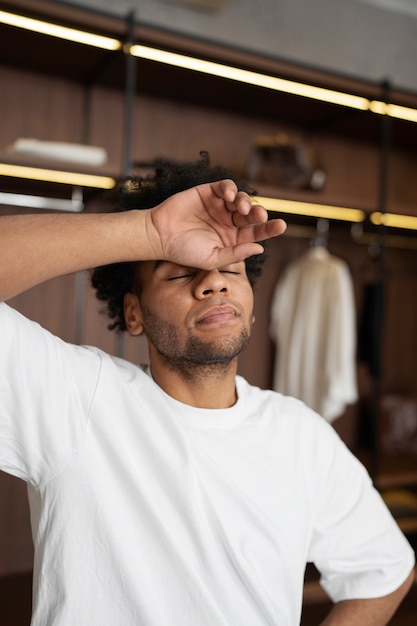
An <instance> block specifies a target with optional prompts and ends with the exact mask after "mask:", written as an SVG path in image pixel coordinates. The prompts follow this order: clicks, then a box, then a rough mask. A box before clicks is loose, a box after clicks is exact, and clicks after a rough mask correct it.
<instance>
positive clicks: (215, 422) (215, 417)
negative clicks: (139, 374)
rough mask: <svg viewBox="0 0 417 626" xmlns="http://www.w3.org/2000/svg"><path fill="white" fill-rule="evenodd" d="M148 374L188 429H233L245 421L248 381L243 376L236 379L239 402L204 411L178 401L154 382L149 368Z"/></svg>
mask: <svg viewBox="0 0 417 626" xmlns="http://www.w3.org/2000/svg"><path fill="white" fill-rule="evenodd" d="M146 374H147V375H148V376H149V378H150V379H151V381H152V384H153V385H154V386H155V388H156V390H157V392H158V393H159V394H160V396H161V397H162V398H163V399H164V401H165V402H166V403H167V404H168V405H169V406H170V407H171V409H172V413H173V415H174V416H175V419H177V420H178V421H179V422H181V423H182V424H183V425H184V426H186V427H187V428H205V429H206V428H231V427H233V426H235V425H236V424H237V423H239V422H240V421H241V420H242V419H243V414H244V411H243V405H244V396H245V387H246V385H245V383H246V381H245V380H244V379H243V378H242V377H241V376H236V377H235V384H236V394H237V400H236V402H235V404H234V405H233V406H231V407H227V408H224V409H204V408H200V407H194V406H191V405H189V404H185V403H184V402H181V401H180V400H176V399H175V398H173V397H172V396H170V395H169V394H168V393H166V391H164V390H163V389H162V387H160V386H159V385H158V384H157V383H156V382H155V380H154V378H153V376H152V373H151V369H150V367H149V366H147V368H146Z"/></svg>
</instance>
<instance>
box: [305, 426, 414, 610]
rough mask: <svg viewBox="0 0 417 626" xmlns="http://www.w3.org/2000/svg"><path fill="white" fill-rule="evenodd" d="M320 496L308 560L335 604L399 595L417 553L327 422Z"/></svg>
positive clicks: (321, 447) (318, 459)
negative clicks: (312, 563) (318, 573)
mask: <svg viewBox="0 0 417 626" xmlns="http://www.w3.org/2000/svg"><path fill="white" fill-rule="evenodd" d="M321 421H322V422H323V424H322V425H321V426H320V428H321V430H322V434H321V437H320V442H319V443H318V444H317V451H316V454H315V459H316V463H317V464H318V465H319V466H320V472H319V473H320V475H321V477H320V483H321V484H318V485H316V493H317V494H318V497H317V499H316V502H315V506H314V522H313V532H312V537H311V543H310V552H309V555H308V560H309V561H312V562H314V563H315V565H316V567H317V569H318V570H319V572H320V574H321V580H320V582H321V585H322V587H323V588H324V590H325V591H326V592H327V594H328V595H329V596H330V598H331V599H332V600H333V601H334V602H340V601H341V600H348V599H360V598H374V597H381V596H384V595H387V594H389V593H391V592H393V591H395V590H396V589H397V588H398V587H399V586H400V585H401V584H402V583H403V582H404V581H405V580H406V578H407V576H408V575H409V573H410V571H411V570H412V568H413V566H414V551H413V549H412V548H411V546H410V544H409V543H408V541H407V540H406V538H405V537H404V535H403V533H402V532H401V530H400V529H399V527H398V525H397V523H396V522H395V520H394V518H393V517H392V515H391V513H390V511H389V510H388V508H387V507H386V505H385V503H384V502H383V500H382V498H381V496H380V494H379V493H378V492H377V490H376V489H375V488H374V486H373V484H372V481H371V479H370V477H369V475H368V473H367V472H366V470H365V468H364V467H363V465H362V464H361V463H360V462H359V461H358V460H357V459H356V458H355V457H354V456H353V455H352V454H351V452H350V451H349V450H348V449H347V447H346V446H345V445H344V443H343V442H342V441H341V440H340V439H339V437H338V436H337V434H336V433H335V432H334V431H333V429H332V427H331V426H329V425H328V424H326V423H325V421H324V420H321Z"/></svg>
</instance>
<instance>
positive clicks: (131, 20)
mask: <svg viewBox="0 0 417 626" xmlns="http://www.w3.org/2000/svg"><path fill="white" fill-rule="evenodd" d="M126 21H127V41H126V45H125V59H126V86H125V110H124V124H123V163H122V175H123V176H124V177H125V176H129V175H130V174H131V173H132V154H133V150H132V146H133V128H134V125H133V120H134V113H135V95H136V60H135V57H133V55H131V54H130V52H129V49H130V46H131V45H132V44H133V43H134V39H135V12H134V11H131V12H130V13H129V14H128V16H127V20H126ZM116 352H117V356H119V357H121V358H123V357H124V353H125V336H124V334H123V333H118V334H117V345H116Z"/></svg>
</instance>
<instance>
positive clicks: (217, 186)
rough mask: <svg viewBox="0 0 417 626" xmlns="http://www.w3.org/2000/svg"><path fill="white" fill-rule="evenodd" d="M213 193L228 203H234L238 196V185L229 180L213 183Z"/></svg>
mask: <svg viewBox="0 0 417 626" xmlns="http://www.w3.org/2000/svg"><path fill="white" fill-rule="evenodd" d="M211 187H212V190H213V192H214V193H215V194H216V196H218V197H219V198H222V199H223V200H224V201H225V202H226V203H230V204H232V203H234V202H235V201H236V197H237V195H238V189H237V186H236V183H235V182H233V180H230V179H229V178H225V179H224V180H219V181H217V182H215V183H211Z"/></svg>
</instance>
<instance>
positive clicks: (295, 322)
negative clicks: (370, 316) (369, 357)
mask: <svg viewBox="0 0 417 626" xmlns="http://www.w3.org/2000/svg"><path fill="white" fill-rule="evenodd" d="M270 335H271V337H272V339H273V340H274V341H275V343H276V347H277V351H276V360H275V368H274V381H273V388H274V389H275V390H276V391H279V392H281V393H283V394H285V395H291V396H294V397H296V398H298V399H300V400H302V401H303V402H305V403H306V404H307V405H308V406H309V407H311V408H312V409H314V410H315V411H317V412H318V413H320V415H322V416H323V417H324V418H325V419H326V420H327V421H329V422H332V421H333V420H335V419H336V418H337V417H340V415H342V414H343V412H344V411H345V409H346V405H348V404H351V403H353V402H355V401H356V400H357V397H358V393H357V382H356V367H355V352H356V329H355V306H354V294H353V285H352V279H351V275H350V271H349V268H348V266H347V264H346V263H345V261H343V260H342V259H339V258H337V257H335V256H333V255H331V254H330V253H329V252H328V250H327V249H326V248H323V247H317V248H311V249H310V250H309V251H308V252H307V254H305V255H304V256H303V257H302V258H300V259H298V260H297V261H295V262H293V263H291V264H290V265H289V266H288V267H287V268H286V269H285V270H284V272H283V274H282V277H281V278H280V280H279V281H278V284H277V286H276V289H275V293H274V296H273V301H272V308H271V326H270Z"/></svg>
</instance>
